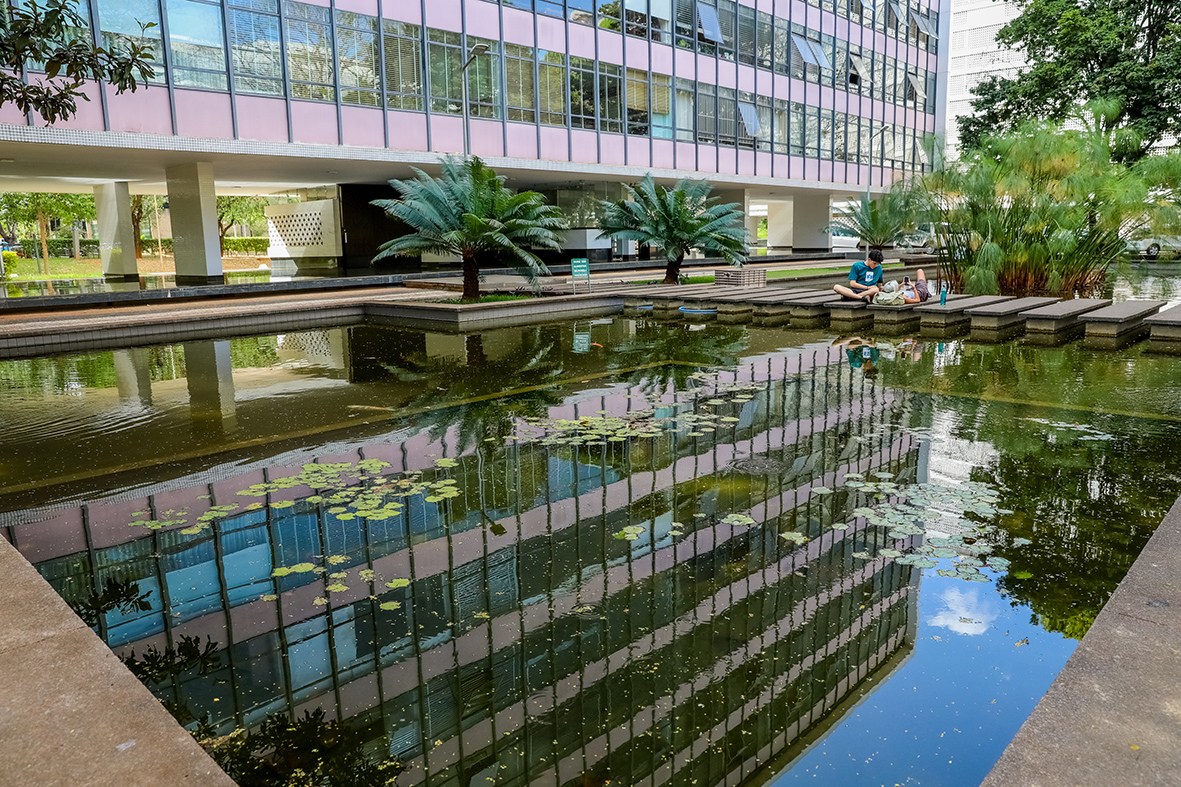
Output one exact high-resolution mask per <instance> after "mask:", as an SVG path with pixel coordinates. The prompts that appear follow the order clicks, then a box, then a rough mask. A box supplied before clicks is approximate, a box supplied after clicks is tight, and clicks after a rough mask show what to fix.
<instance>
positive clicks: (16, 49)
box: [0, 0, 156, 124]
mask: <svg viewBox="0 0 1181 787" xmlns="http://www.w3.org/2000/svg"><path fill="white" fill-rule="evenodd" d="M77 5H78V4H77V2H76V0H45V4H44V5H38V4H37V3H36V2H35V0H33V1H32V2H27V3H14V2H8V3H5V4H4V14H3V15H0V105H4V104H15V105H16V106H17V108H18V109H20V111H21V112H22V113H28V112H36V113H37V114H39V115H40V116H41V117H42V118H43V119H44V120H45V122H46V123H47V124H53V123H56V122H57V121H59V120H66V119H68V118H70V117H72V116H73V115H74V114H75V113H76V112H77V111H78V99H79V98H81V99H83V100H84V101H89V100H90V99H89V98H87V96H86V94H85V93H84V92H83V91H82V86H83V85H84V84H85V83H86V82H87V81H88V80H102V81H104V82H107V83H108V84H110V85H113V86H114V88H115V92H116V93H123V92H124V91H128V90H130V91H134V90H135V89H136V88H137V87H139V83H140V82H141V81H144V82H146V81H147V80H148V79H151V78H152V76H154V73H155V72H154V71H153V69H152V66H151V61H152V60H154V59H156V55H155V53H154V52H153V51H152V48H151V46H150V45H144V44H141V43H137V42H136V41H135V40H134V39H129V40H128V39H125V46H120V47H109V48H108V47H101V46H99V47H96V46H95V45H94V43H93V41H92V40H91V38H90V25H89V24H88V23H87V21H86V20H84V19H83V18H82V17H80V16H79V15H78V13H77V12H76V11H75V8H76V7H77ZM83 7H85V6H83ZM154 26H155V25H154V24H151V23H149V24H147V25H144V26H143V27H144V29H145V30H146V29H147V28H149V27H154ZM32 68H36V69H37V70H44V72H45V78H44V79H31V78H30V77H29V74H28V71H29V69H32Z"/></svg>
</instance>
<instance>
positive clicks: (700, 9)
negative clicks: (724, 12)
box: [697, 3, 722, 44]
mask: <svg viewBox="0 0 1181 787" xmlns="http://www.w3.org/2000/svg"><path fill="white" fill-rule="evenodd" d="M697 29H698V30H699V31H700V32H701V35H702V37H703V38H705V39H706V40H707V41H713V42H714V43H715V44H720V43H722V26H721V22H720V21H719V19H718V11H717V9H716V8H711V7H710V6H707V5H705V4H703V3H698V4H697Z"/></svg>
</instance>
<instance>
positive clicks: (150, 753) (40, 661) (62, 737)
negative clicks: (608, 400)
mask: <svg viewBox="0 0 1181 787" xmlns="http://www.w3.org/2000/svg"><path fill="white" fill-rule="evenodd" d="M0 576H3V577H4V585H5V591H6V593H5V595H6V598H5V600H4V603H3V605H2V606H0V686H2V687H3V689H2V690H0V762H3V763H4V770H5V773H4V776H3V777H0V782H4V783H6V784H22V785H49V784H69V785H76V786H80V785H118V784H124V785H131V784H134V785H136V786H137V787H142V786H144V785H147V786H154V785H160V787H165V786H167V787H173V786H174V785H178V784H185V785H200V786H202V787H203V786H204V785H216V786H217V787H233V785H234V783H233V781H231V780H230V778H229V777H228V776H226V775H225V774H224V773H222V771H221V770H220V769H219V768H218V767H217V765H216V764H215V763H214V762H213V760H212V759H210V758H209V756H208V755H206V754H205V752H204V751H202V749H201V747H200V746H198V745H197V743H196V741H194V740H193V738H192V736H191V735H189V733H188V732H186V731H185V730H184V729H183V728H182V727H181V726H180V725H179V724H177V723H176V721H175V720H173V718H172V716H170V715H169V713H168V711H166V710H165V709H164V706H163V705H161V704H160V702H159V700H157V699H156V698H155V697H153V696H152V694H151V692H149V691H148V690H147V688H146V687H144V685H143V684H142V683H140V682H139V680H138V679H136V678H135V677H134V676H132V674H131V673H130V672H128V671H127V669H126V668H125V667H124V666H123V664H122V663H121V662H120V661H119V659H117V658H116V657H115V655H114V654H113V653H112V652H111V650H110V648H108V647H107V646H106V645H105V644H104V643H103V641H102V640H100V639H99V638H98V636H97V635H96V634H95V633H94V632H93V631H91V630H90V628H89V627H87V625H86V624H85V623H83V622H82V620H81V619H80V618H79V617H78V616H77V615H76V614H74V611H73V610H71V609H70V608H69V607H68V606H67V605H66V603H65V602H64V601H62V599H61V597H60V596H58V595H57V593H56V592H54V590H53V588H51V587H50V586H49V583H48V582H46V581H45V580H44V579H42V577H41V575H40V574H38V573H37V571H36V569H34V568H33V567H32V566H31V565H29V563H28V562H27V561H26V560H25V559H24V557H22V556H21V554H20V553H19V552H17V551H16V549H15V548H14V547H13V546H12V545H11V544H9V543H8V541H6V540H5V539H4V538H2V537H0Z"/></svg>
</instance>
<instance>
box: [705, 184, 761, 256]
mask: <svg viewBox="0 0 1181 787" xmlns="http://www.w3.org/2000/svg"><path fill="white" fill-rule="evenodd" d="M710 196H712V197H717V198H718V201H719V202H721V203H728V202H735V203H737V204H738V206H739V210H741V211H742V212H743V213H744V214H749V213H750V197H749V195H748V194H747V191H746V189H714V190H713V194H711V195H710ZM744 221H747V220H746V219H744ZM747 224H749V221H747ZM756 226H757V225H756ZM754 242H755V234H754V232H751V234H750V237H749V238H747V246H748V248H749V247H750V246H753V245H754Z"/></svg>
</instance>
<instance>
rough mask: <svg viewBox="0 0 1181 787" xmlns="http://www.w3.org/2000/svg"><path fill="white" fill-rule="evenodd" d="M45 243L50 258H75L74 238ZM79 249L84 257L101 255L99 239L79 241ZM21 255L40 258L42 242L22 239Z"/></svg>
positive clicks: (50, 240)
mask: <svg viewBox="0 0 1181 787" xmlns="http://www.w3.org/2000/svg"><path fill="white" fill-rule="evenodd" d="M45 243H46V245H48V246H49V256H50V257H73V256H74V241H73V239H72V238H49V239H47V240H46V241H45ZM78 249H79V251H81V253H82V256H83V257H90V258H91V259H93V258H96V257H98V255H99V242H98V239H97V238H83V239H82V240H79V241H78ZM20 253H21V254H22V255H23V256H25V257H29V258H32V257H39V256H40V255H41V243H40V241H38V240H37V239H36V238H22V239H21V242H20Z"/></svg>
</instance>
